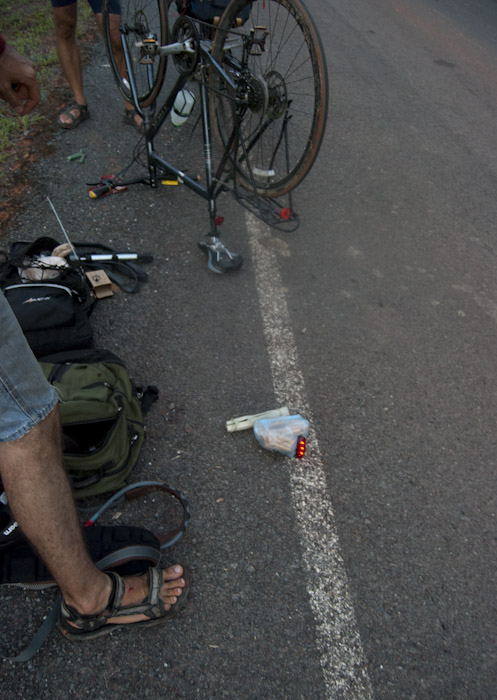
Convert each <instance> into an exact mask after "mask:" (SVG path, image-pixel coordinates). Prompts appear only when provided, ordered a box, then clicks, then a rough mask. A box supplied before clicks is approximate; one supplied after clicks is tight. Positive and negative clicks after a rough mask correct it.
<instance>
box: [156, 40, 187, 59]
mask: <svg viewBox="0 0 497 700" xmlns="http://www.w3.org/2000/svg"><path fill="white" fill-rule="evenodd" d="M157 53H158V54H159V56H172V55H174V54H181V53H191V54H194V53H195V48H194V46H193V39H187V40H186V41H177V42H176V43H174V44H167V45H166V46H158V47H157Z"/></svg>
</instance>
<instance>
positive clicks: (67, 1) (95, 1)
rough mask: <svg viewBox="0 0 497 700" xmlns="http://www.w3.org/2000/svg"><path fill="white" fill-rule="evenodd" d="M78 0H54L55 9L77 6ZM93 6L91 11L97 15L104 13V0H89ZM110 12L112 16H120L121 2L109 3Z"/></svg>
mask: <svg viewBox="0 0 497 700" xmlns="http://www.w3.org/2000/svg"><path fill="white" fill-rule="evenodd" d="M77 1H78V0H52V6H53V7H67V5H75V4H76V3H77ZM88 2H89V3H90V5H91V9H92V10H93V13H94V14H95V15H97V14H99V13H100V12H102V4H103V0H88ZM109 10H110V13H111V14H114V15H120V14H121V5H120V3H119V0H111V1H110V2H109Z"/></svg>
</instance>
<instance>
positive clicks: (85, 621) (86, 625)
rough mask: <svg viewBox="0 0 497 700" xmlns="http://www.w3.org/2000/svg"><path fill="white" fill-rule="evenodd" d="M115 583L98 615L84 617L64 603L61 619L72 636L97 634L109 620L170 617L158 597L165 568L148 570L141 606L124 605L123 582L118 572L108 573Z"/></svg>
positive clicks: (61, 609) (154, 567)
mask: <svg viewBox="0 0 497 700" xmlns="http://www.w3.org/2000/svg"><path fill="white" fill-rule="evenodd" d="M105 573H106V575H107V576H109V577H110V579H111V581H112V591H111V594H110V596H109V602H108V603H107V607H106V608H105V609H104V610H102V612H100V613H98V614H96V615H82V614H81V613H79V612H78V611H77V610H76V608H73V607H72V606H70V605H68V604H67V603H66V602H65V601H64V600H63V601H62V603H61V608H60V620H61V623H62V625H63V627H64V628H65V629H66V630H68V631H69V630H70V631H71V633H72V634H78V633H80V634H84V633H85V632H94V631H95V630H98V629H100V628H101V627H104V625H106V624H108V621H109V618H111V617H113V618H119V617H130V616H131V615H145V616H146V617H147V618H149V619H150V620H155V619H158V618H161V617H164V616H165V615H167V614H168V611H167V610H166V608H165V606H164V603H163V602H162V600H161V599H160V597H159V594H160V589H161V587H162V569H161V568H160V567H156V566H153V567H150V568H148V569H147V572H146V574H147V579H148V595H147V596H146V597H145V598H144V599H143V601H142V602H141V603H139V604H138V605H126V606H124V605H123V604H122V602H123V596H124V593H125V591H126V587H125V585H124V581H123V580H122V578H121V577H120V576H119V574H116V572H115V571H106V572H105ZM113 624H116V623H113Z"/></svg>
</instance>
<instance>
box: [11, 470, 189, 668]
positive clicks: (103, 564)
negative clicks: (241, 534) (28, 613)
mask: <svg viewBox="0 0 497 700" xmlns="http://www.w3.org/2000/svg"><path fill="white" fill-rule="evenodd" d="M153 491H161V492H163V493H166V494H169V495H171V496H173V497H174V498H176V499H177V500H178V501H179V503H180V504H181V506H182V509H183V517H182V521H181V523H180V525H179V526H178V527H176V528H175V529H174V530H171V531H169V532H166V533H164V534H162V535H157V539H158V540H159V542H160V550H157V549H155V548H154V547H150V546H143V545H129V546H125V547H122V548H121V549H120V550H117V551H116V552H112V553H111V554H109V555H107V556H105V557H103V558H101V559H99V560H98V561H97V562H95V564H96V566H98V568H99V569H102V570H103V569H104V568H110V567H116V566H119V565H122V564H125V563H126V562H129V561H130V560H131V559H148V560H150V558H151V557H152V558H153V557H156V558H157V561H156V564H157V563H158V562H159V560H160V553H161V551H162V550H163V549H167V548H168V547H172V546H173V544H176V542H178V540H179V539H180V538H181V537H182V536H183V533H184V532H185V530H186V528H187V527H188V524H189V522H190V506H189V503H188V501H187V499H186V498H185V496H183V494H182V493H181V492H180V491H178V490H177V489H173V488H171V487H170V486H168V485H167V484H165V483H163V482H160V481H143V482H138V483H136V484H130V485H129V486H126V487H125V488H123V489H121V490H120V491H118V492H117V493H116V494H114V496H113V497H112V498H110V499H109V500H108V501H107V503H106V504H104V505H103V506H102V507H101V508H100V509H99V510H98V511H97V512H96V513H95V514H94V515H93V516H92V517H91V518H89V519H88V520H87V522H86V523H85V526H87V527H88V526H90V525H92V524H93V523H94V522H95V521H96V520H97V518H99V517H100V515H101V514H102V513H103V512H104V511H105V510H107V508H109V507H110V506H111V505H112V504H113V503H114V502H115V501H116V500H118V499H120V498H121V497H122V496H123V495H126V498H127V499H128V500H131V499H134V498H139V497H141V496H143V495H146V494H148V493H151V492H153ZM61 600H62V597H61V596H59V597H58V598H57V600H56V602H55V605H54V606H53V608H52V610H51V611H50V613H49V614H48V615H47V617H46V618H45V620H44V621H43V623H42V624H41V626H40V627H39V629H38V630H37V631H36V633H35V634H34V636H33V638H32V640H31V641H30V643H29V644H28V645H27V646H26V647H24V649H22V650H21V651H20V652H19V653H18V654H16V655H15V656H5V655H2V656H3V658H4V659H5V660H7V661H13V662H15V663H23V662H25V661H29V660H30V659H32V658H33V656H34V655H35V654H36V653H37V652H38V651H39V649H40V648H41V646H42V645H43V643H44V642H45V640H46V639H47V638H48V636H49V635H50V633H51V632H52V630H53V629H54V627H55V625H56V623H57V619H58V615H59V610H60V604H61Z"/></svg>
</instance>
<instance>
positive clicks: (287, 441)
mask: <svg viewBox="0 0 497 700" xmlns="http://www.w3.org/2000/svg"><path fill="white" fill-rule="evenodd" d="M309 429H310V423H309V421H308V420H306V419H305V418H302V416H301V415H295V416H288V417H282V418H261V419H260V420H258V421H256V422H255V423H254V435H255V437H256V438H257V441H258V442H259V444H260V445H261V446H262V447H265V448H266V449H267V450H273V451H274V452H281V454H284V455H286V456H287V457H296V456H298V457H303V456H304V452H305V440H306V439H307V437H308V436H309ZM302 438H303V440H304V442H303V443H302V441H301V439H302ZM299 440H300V441H301V442H300V444H299Z"/></svg>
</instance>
